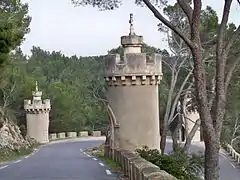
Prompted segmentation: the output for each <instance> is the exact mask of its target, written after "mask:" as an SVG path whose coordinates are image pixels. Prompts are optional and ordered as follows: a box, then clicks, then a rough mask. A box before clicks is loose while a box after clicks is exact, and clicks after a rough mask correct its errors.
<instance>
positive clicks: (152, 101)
mask: <svg viewBox="0 0 240 180" xmlns="http://www.w3.org/2000/svg"><path fill="white" fill-rule="evenodd" d="M132 17H133V16H132V14H131V15H130V21H129V23H130V33H129V35H128V36H122V37H121V44H122V47H123V50H124V57H123V59H121V58H120V55H119V54H111V55H107V56H106V59H105V80H106V83H107V85H108V92H107V98H108V102H109V106H110V107H111V111H112V112H113V116H114V118H115V121H116V122H115V124H117V126H116V125H115V126H114V127H115V132H114V136H115V137H114V140H115V141H117V143H115V144H117V146H118V147H115V148H123V149H129V150H135V149H136V148H141V147H142V146H144V145H146V146H148V147H149V148H156V149H159V148H160V131H159V102H158V101H159V100H158V99H159V97H158V84H159V83H160V80H161V78H162V64H161V55H160V54H151V55H147V54H145V53H142V52H141V47H142V44H143V37H142V36H138V35H136V34H135V32H134V30H133V18H132Z"/></svg>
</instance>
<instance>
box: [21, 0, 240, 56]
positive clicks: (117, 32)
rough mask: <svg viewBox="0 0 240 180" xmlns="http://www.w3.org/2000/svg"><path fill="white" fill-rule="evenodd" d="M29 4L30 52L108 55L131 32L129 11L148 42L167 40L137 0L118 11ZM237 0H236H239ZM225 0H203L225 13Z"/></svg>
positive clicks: (54, 0) (56, 2)
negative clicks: (30, 19)
mask: <svg viewBox="0 0 240 180" xmlns="http://www.w3.org/2000/svg"><path fill="white" fill-rule="evenodd" d="M22 1H23V2H27V3H28V4H29V15H30V16H31V17H32V22H31V24H30V29H31V31H30V33H29V34H27V35H26V36H25V38H26V39H25V41H24V42H23V44H22V46H21V48H22V50H23V52H24V53H25V54H28V55H30V53H31V49H32V46H38V47H41V48H42V49H44V50H48V51H61V52H62V53H64V54H65V55H67V56H72V55H77V56H93V55H105V54H107V51H108V50H110V49H112V48H116V47H118V46H119V45H120V37H121V36H123V35H127V34H128V33H129V23H128V21H129V14H130V13H133V14H134V29H135V32H136V34H138V35H142V36H143V38H144V42H145V43H147V44H149V45H151V46H155V47H157V48H166V46H167V43H166V40H165V37H164V35H163V34H162V33H160V32H159V31H158V28H157V24H158V23H159V21H158V20H157V19H156V18H155V17H154V16H153V15H152V13H151V12H150V10H148V9H147V8H146V7H138V6H136V5H135V4H134V1H135V0H123V3H122V6H121V7H120V8H119V9H117V10H114V11H99V10H98V9H97V8H92V7H74V5H73V4H71V0H22ZM235 1H236V0H235ZM223 2H224V0H203V5H204V6H206V5H210V6H212V7H213V8H214V10H216V11H217V13H218V15H219V17H220V16H221V15H222V8H223ZM239 13H240V7H239V6H238V5H237V4H236V2H235V3H233V5H232V11H231V14H230V21H231V22H234V23H235V24H236V25H239V24H240V18H239V16H238V18H237V15H239Z"/></svg>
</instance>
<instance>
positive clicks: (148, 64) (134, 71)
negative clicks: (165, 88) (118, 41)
mask: <svg viewBox="0 0 240 180" xmlns="http://www.w3.org/2000/svg"><path fill="white" fill-rule="evenodd" d="M161 59H162V56H161V55H160V54H152V55H151V56H147V55H146V53H130V54H125V55H124V59H123V60H121V59H120V55H119V54H112V55H107V56H106V59H105V75H106V76H107V77H112V76H132V75H135V76H141V75H160V76H162V60H161Z"/></svg>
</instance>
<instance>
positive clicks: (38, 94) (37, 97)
mask: <svg viewBox="0 0 240 180" xmlns="http://www.w3.org/2000/svg"><path fill="white" fill-rule="evenodd" d="M32 95H33V100H41V96H42V91H39V90H38V82H37V81H36V82H35V91H33V92H32Z"/></svg>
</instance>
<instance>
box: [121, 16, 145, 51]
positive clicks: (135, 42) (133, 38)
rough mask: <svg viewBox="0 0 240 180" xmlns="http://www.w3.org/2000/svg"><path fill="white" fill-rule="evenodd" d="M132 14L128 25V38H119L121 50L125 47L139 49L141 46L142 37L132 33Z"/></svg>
mask: <svg viewBox="0 0 240 180" xmlns="http://www.w3.org/2000/svg"><path fill="white" fill-rule="evenodd" d="M133 22H134V21H133V14H132V13H131V14H130V19H129V24H130V29H129V30H130V31H129V34H128V36H122V37H121V44H122V46H123V48H125V47H141V46H142V44H143V37H142V36H138V35H136V33H135V32H134V27H133Z"/></svg>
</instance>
